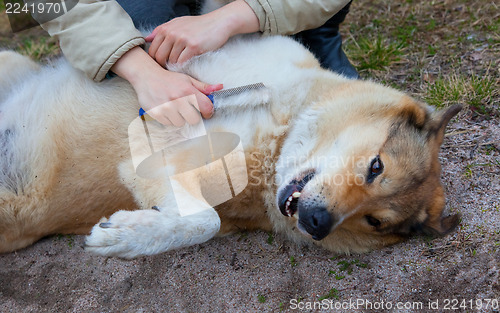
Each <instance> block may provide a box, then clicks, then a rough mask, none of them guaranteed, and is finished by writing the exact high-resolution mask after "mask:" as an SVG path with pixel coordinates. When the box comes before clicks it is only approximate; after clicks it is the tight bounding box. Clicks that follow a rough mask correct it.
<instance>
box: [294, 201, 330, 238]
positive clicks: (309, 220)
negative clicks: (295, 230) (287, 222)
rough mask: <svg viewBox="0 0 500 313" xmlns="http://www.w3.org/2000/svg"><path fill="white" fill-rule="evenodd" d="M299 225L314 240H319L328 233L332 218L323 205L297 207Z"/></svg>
mask: <svg viewBox="0 0 500 313" xmlns="http://www.w3.org/2000/svg"><path fill="white" fill-rule="evenodd" d="M299 225H300V226H302V228H303V229H304V230H305V231H306V232H308V233H309V234H310V235H311V236H312V238H313V239H314V240H321V239H323V238H325V237H326V236H328V234H329V233H330V230H331V228H332V225H333V219H332V216H331V215H330V213H328V211H327V210H326V208H325V207H312V208H301V209H299Z"/></svg>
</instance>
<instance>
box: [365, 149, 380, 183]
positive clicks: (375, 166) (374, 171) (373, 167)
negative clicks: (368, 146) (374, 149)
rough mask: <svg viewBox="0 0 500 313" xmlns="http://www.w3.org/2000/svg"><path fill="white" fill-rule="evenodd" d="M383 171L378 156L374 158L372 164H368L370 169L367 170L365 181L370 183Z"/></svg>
mask: <svg viewBox="0 0 500 313" xmlns="http://www.w3.org/2000/svg"><path fill="white" fill-rule="evenodd" d="M383 171H384V163H382V160H380V156H378V155H377V156H376V157H375V158H374V159H373V160H372V162H371V163H370V168H369V169H368V176H367V177H366V181H367V182H368V183H371V182H373V181H374V180H375V177H377V176H378V175H380V174H382V172H383Z"/></svg>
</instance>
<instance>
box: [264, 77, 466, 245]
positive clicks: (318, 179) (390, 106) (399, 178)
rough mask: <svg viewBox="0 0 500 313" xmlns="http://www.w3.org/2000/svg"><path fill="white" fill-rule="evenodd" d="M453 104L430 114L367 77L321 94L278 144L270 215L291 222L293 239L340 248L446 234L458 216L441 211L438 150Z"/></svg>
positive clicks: (288, 224)
mask: <svg viewBox="0 0 500 313" xmlns="http://www.w3.org/2000/svg"><path fill="white" fill-rule="evenodd" d="M459 111H460V106H452V107H450V108H448V109H447V110H444V111H440V112H436V111H433V110H432V109H431V108H430V107H428V106H426V105H425V104H422V103H419V102H417V101H415V100H413V99H411V98H410V97H408V96H405V95H404V94H401V93H399V92H396V91H394V90H392V89H388V88H386V87H382V86H378V85H376V84H372V83H367V82H355V83H352V82H351V83H348V84H345V85H344V86H341V87H340V88H337V89H336V90H333V91H331V92H328V93H324V94H323V95H321V96H320V97H319V98H318V99H317V101H316V104H315V105H313V106H312V107H311V108H309V109H308V110H307V112H306V113H305V114H304V115H303V116H300V117H299V118H298V121H297V122H296V123H295V124H294V125H293V126H292V131H291V132H290V135H289V137H288V139H287V141H286V142H285V144H284V146H283V150H282V154H281V158H280V160H279V162H278V166H277V171H278V172H277V174H278V175H277V176H278V178H279V179H280V181H279V182H278V184H279V188H278V192H277V206H278V207H279V210H280V211H281V213H282V214H283V215H279V214H274V218H273V219H274V220H276V219H279V220H280V221H279V222H278V223H277V224H278V227H283V228H293V231H292V232H290V231H289V230H288V231H287V232H289V233H291V234H292V237H295V238H296V239H297V238H299V237H302V238H308V237H309V238H312V239H313V242H315V243H316V244H318V245H320V246H323V247H325V248H327V249H330V250H333V251H338V252H346V253H348V252H364V251H368V250H372V249H376V248H380V247H382V246H385V245H389V244H393V243H396V242H399V241H401V240H403V239H405V238H407V237H409V236H411V235H414V234H432V235H443V234H446V233H447V232H449V231H451V230H452V229H453V228H454V227H455V226H456V225H457V224H458V221H459V217H458V215H451V216H447V217H443V216H442V213H443V209H444V206H445V197H444V191H443V188H442V186H441V183H440V173H441V167H440V164H439V160H438V152H439V148H440V146H441V143H442V141H443V137H444V131H445V127H446V125H447V124H448V122H449V121H450V119H451V118H452V117H453V116H454V115H455V114H457V113H458V112H459ZM275 224H276V223H275ZM299 233H301V234H300V236H299Z"/></svg>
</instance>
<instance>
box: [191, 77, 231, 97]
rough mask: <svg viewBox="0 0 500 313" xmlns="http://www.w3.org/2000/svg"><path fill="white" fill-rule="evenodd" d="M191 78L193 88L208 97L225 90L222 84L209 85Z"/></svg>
mask: <svg viewBox="0 0 500 313" xmlns="http://www.w3.org/2000/svg"><path fill="white" fill-rule="evenodd" d="M189 78H190V79H191V83H192V84H193V86H194V87H195V88H196V89H198V90H199V91H200V92H202V93H204V94H206V95H208V94H211V93H212V92H214V91H218V90H221V89H222V88H224V86H223V85H222V84H214V85H211V84H207V83H204V82H200V81H199V80H196V79H194V78H192V77H189Z"/></svg>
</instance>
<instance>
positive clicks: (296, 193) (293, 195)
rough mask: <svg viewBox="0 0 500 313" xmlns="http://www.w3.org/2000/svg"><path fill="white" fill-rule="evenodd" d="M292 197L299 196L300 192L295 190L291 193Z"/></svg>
mask: <svg viewBox="0 0 500 313" xmlns="http://www.w3.org/2000/svg"><path fill="white" fill-rule="evenodd" d="M292 197H293V198H295V199H297V198H298V197H300V192H298V191H296V192H294V193H292Z"/></svg>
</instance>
